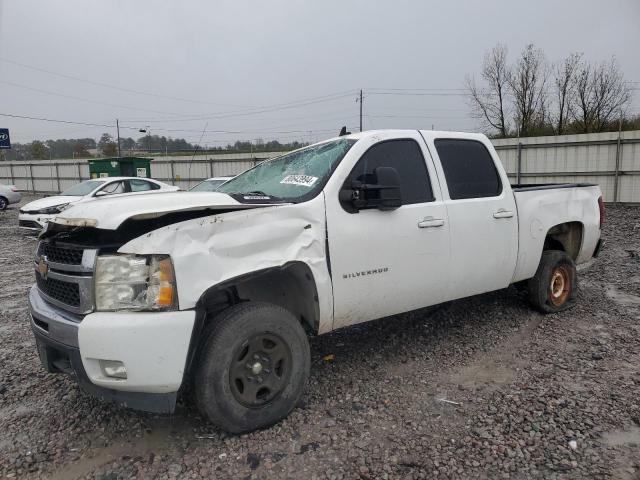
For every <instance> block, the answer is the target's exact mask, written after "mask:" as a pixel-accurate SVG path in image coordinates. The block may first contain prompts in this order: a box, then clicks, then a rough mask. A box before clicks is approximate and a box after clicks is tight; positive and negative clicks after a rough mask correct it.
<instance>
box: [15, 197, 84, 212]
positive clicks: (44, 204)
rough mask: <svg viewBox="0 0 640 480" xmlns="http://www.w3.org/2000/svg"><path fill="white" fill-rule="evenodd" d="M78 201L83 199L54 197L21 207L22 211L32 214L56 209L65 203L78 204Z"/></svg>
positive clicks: (40, 199)
mask: <svg viewBox="0 0 640 480" xmlns="http://www.w3.org/2000/svg"><path fill="white" fill-rule="evenodd" d="M78 200H82V197H76V196H72V195H54V196H52V197H44V198H39V199H38V200H34V201H33V202H29V203H27V204H25V205H23V206H22V207H20V210H22V211H25V212H31V211H34V210H40V209H42V208H48V207H55V206H56V205H64V204H65V203H71V202H77V201H78Z"/></svg>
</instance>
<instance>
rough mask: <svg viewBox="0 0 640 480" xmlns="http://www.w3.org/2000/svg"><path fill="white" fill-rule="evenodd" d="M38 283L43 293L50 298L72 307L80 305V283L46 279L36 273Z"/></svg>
mask: <svg viewBox="0 0 640 480" xmlns="http://www.w3.org/2000/svg"><path fill="white" fill-rule="evenodd" d="M36 283H37V284H38V288H39V289H40V291H41V292H42V293H44V294H45V295H47V296H48V297H49V298H52V299H54V300H57V301H59V302H62V303H64V304H65V305H69V306H72V307H76V308H77V307H80V285H79V284H77V283H71V282H64V281H62V280H56V279H55V278H47V279H46V280H45V279H44V278H42V276H40V275H36Z"/></svg>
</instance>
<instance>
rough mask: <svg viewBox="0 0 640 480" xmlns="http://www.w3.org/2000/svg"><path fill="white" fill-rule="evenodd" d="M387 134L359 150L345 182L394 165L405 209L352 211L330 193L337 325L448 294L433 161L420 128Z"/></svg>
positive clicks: (443, 219)
mask: <svg viewBox="0 0 640 480" xmlns="http://www.w3.org/2000/svg"><path fill="white" fill-rule="evenodd" d="M383 138H384V135H383V134H381V136H380V137H379V139H382V140H381V141H378V142H377V143H374V144H373V145H372V146H370V147H369V148H368V149H367V150H366V151H365V152H364V154H362V156H361V157H360V159H359V160H358V161H357V162H356V164H355V167H354V168H353V169H352V171H351V173H350V174H349V175H348V177H347V179H346V181H345V182H344V185H345V186H346V185H351V181H352V180H358V181H364V182H366V183H371V181H372V179H373V177H374V175H375V174H374V171H375V169H376V168H377V167H393V168H395V169H396V170H397V172H398V174H399V177H400V188H401V195H402V206H400V207H399V208H397V209H395V210H390V211H381V210H379V209H377V208H366V207H365V208H362V209H360V210H359V211H354V210H353V209H352V208H350V205H348V204H345V202H344V200H343V201H342V202H341V201H340V198H339V195H338V194H337V193H336V192H333V193H332V194H331V195H327V197H326V211H327V230H328V232H327V238H328V250H329V256H330V262H331V271H332V281H333V294H334V324H333V326H334V328H339V327H342V326H346V325H350V324H355V323H359V322H363V321H367V320H372V319H375V318H381V317H385V316H389V315H393V314H396V313H400V312H405V311H408V310H413V309H417V308H421V307H425V306H428V305H433V304H437V303H440V302H442V301H444V299H445V296H446V285H447V279H448V262H449V223H448V219H447V214H446V208H445V206H444V203H443V200H442V197H441V194H440V188H439V185H438V181H437V177H436V173H435V169H434V166H433V162H432V161H431V158H430V157H429V153H428V151H427V150H426V148H425V144H424V141H423V140H422V138H421V137H420V135H419V133H418V132H415V134H411V133H409V134H408V135H407V138H400V139H399V138H390V139H388V140H384V139H383ZM425 158H427V159H428V161H427V160H425ZM373 181H375V179H373Z"/></svg>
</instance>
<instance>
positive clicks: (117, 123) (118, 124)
mask: <svg viewBox="0 0 640 480" xmlns="http://www.w3.org/2000/svg"><path fill="white" fill-rule="evenodd" d="M116 130H117V131H118V158H121V157H122V155H121V154H120V123H119V122H118V119H117V118H116Z"/></svg>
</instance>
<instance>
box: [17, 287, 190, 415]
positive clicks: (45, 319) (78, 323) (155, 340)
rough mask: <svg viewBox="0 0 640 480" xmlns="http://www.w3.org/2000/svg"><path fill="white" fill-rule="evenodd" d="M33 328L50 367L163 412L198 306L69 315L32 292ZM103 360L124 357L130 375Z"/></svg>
mask: <svg viewBox="0 0 640 480" xmlns="http://www.w3.org/2000/svg"><path fill="white" fill-rule="evenodd" d="M29 307H30V310H31V317H32V320H31V329H32V330H33V333H34V335H35V338H36V342H37V345H38V353H39V355H40V359H41V361H42V363H43V365H44V367H45V368H46V369H47V371H49V372H56V373H60V372H61V373H68V374H71V375H73V376H74V377H75V378H76V380H77V381H78V383H79V384H80V386H81V387H82V388H83V389H84V390H85V391H87V392H88V393H91V394H92V395H95V396H97V397H100V398H102V399H105V400H108V401H113V402H116V403H117V404H119V405H121V406H126V407H129V408H134V409H138V410H145V411H151V412H159V413H170V412H172V411H173V409H174V408H175V402H176V398H177V392H178V389H179V388H180V385H181V384H182V380H183V376H184V375H183V374H184V370H185V365H186V361H187V354H188V351H189V343H190V340H191V332H192V329H193V324H194V319H195V312H194V311H185V312H158V313H155V312H98V313H92V314H89V315H86V316H84V317H79V316H74V315H71V314H69V313H67V312H65V311H63V310H61V309H58V308H57V307H54V306H52V305H51V304H49V303H47V302H46V301H45V300H44V299H43V298H42V297H41V296H40V293H39V292H38V289H37V287H36V286H35V285H34V286H33V287H32V289H31V291H30V292H29ZM100 360H112V361H113V360H115V361H120V362H122V363H123V364H124V365H125V367H126V369H127V378H126V379H120V378H113V377H108V376H106V375H105V373H104V372H103V369H102V368H101V365H100Z"/></svg>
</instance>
